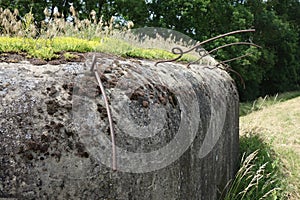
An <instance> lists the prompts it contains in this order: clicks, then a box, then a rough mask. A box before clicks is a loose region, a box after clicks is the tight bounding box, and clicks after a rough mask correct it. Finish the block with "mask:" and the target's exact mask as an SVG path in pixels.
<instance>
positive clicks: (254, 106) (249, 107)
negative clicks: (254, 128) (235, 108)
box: [239, 91, 300, 116]
mask: <svg viewBox="0 0 300 200" xmlns="http://www.w3.org/2000/svg"><path fill="white" fill-rule="evenodd" d="M299 96H300V91H294V92H286V93H282V94H279V95H275V96H265V97H264V98H262V97H260V98H258V99H257V100H255V101H253V102H243V103H240V109H239V112H240V116H244V115H247V114H250V113H251V112H254V111H257V110H261V109H263V108H265V107H268V106H271V105H274V104H276V103H280V102H284V101H287V100H289V99H292V98H295V97H299Z"/></svg>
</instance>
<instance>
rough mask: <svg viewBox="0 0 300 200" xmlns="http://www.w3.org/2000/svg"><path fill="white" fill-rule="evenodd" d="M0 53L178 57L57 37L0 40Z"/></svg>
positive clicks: (125, 45) (110, 40) (109, 41)
mask: <svg viewBox="0 0 300 200" xmlns="http://www.w3.org/2000/svg"><path fill="white" fill-rule="evenodd" d="M0 52H1V53H6V52H15V53H19V52H25V53H27V54H28V56H29V57H34V58H40V59H45V60H51V59H54V58H57V57H58V55H57V54H58V53H59V52H81V53H84V52H103V53H111V54H115V55H120V56H126V57H135V58H144V59H156V60H159V59H174V58H176V57H177V56H178V55H174V54H172V53H171V52H167V51H165V50H161V49H143V48H137V47H134V46H132V45H130V44H129V43H127V42H125V41H122V40H119V39H114V38H94V39H93V40H87V39H80V38H74V37H56V38H52V39H43V38H39V39H33V38H11V37H0ZM180 60H181V61H192V60H195V58H194V57H192V56H189V55H184V56H183V57H182V58H181V59H180Z"/></svg>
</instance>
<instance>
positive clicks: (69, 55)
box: [64, 52, 79, 61]
mask: <svg viewBox="0 0 300 200" xmlns="http://www.w3.org/2000/svg"><path fill="white" fill-rule="evenodd" d="M64 57H65V59H66V60H67V61H69V60H73V59H78V58H79V56H77V55H75V54H72V53H69V52H66V53H64Z"/></svg>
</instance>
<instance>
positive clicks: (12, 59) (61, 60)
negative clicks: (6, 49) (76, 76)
mask: <svg viewBox="0 0 300 200" xmlns="http://www.w3.org/2000/svg"><path fill="white" fill-rule="evenodd" d="M64 53H65V52H60V53H59V57H58V58H55V59H51V60H43V59H39V58H29V57H28V55H27V54H26V53H0V62H7V63H18V62H21V61H28V62H30V63H31V64H33V65H45V64H51V65H60V64H65V63H67V62H84V61H85V60H86V55H87V54H88V53H78V52H69V53H70V54H72V55H73V56H72V58H68V59H66V58H65V57H64Z"/></svg>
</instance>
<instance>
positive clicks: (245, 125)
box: [240, 93, 300, 200]
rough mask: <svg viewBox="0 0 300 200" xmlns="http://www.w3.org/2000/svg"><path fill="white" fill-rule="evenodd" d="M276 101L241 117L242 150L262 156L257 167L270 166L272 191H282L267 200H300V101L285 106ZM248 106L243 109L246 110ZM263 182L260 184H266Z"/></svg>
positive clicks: (284, 103) (268, 101)
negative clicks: (264, 163) (258, 153)
mask: <svg viewBox="0 0 300 200" xmlns="http://www.w3.org/2000/svg"><path fill="white" fill-rule="evenodd" d="M285 96H287V97H288V96H290V94H289V93H288V94H287V95H285ZM292 96H293V95H292ZM295 96H299V95H295ZM274 99H275V98H269V99H268V100H266V99H265V100H264V105H265V106H260V107H259V109H258V111H253V112H251V113H250V114H247V115H244V116H241V117H240V135H241V150H242V152H243V153H245V155H250V153H251V152H253V151H255V150H256V149H258V151H259V152H261V153H260V155H257V157H258V159H257V160H256V161H255V162H254V164H257V165H261V164H262V163H263V162H266V163H267V165H266V166H267V167H266V168H269V169H267V171H268V170H269V173H270V174H271V176H273V177H272V179H273V181H274V182H275V184H274V185H273V186H272V187H273V188H270V189H269V190H271V189H274V188H275V187H278V189H277V192H274V193H273V195H272V196H269V198H267V199H292V200H297V199H300V97H296V98H292V99H290V100H287V101H283V102H280V101H278V100H277V101H276V100H274ZM282 99H283V100H286V99H289V98H282ZM272 102H273V103H272ZM261 103H263V101H262V102H261ZM247 105H249V104H242V106H241V107H242V108H244V109H245V106H247ZM261 105H262V104H261ZM243 106H244V107H243ZM250 110H251V109H250ZM248 111H249V109H248ZM268 165H269V166H268ZM262 180H263V179H262ZM262 180H260V181H259V182H261V183H262V184H264V181H262ZM265 184H273V183H267V182H265ZM272 197H273V198H272ZM246 199H247V198H246Z"/></svg>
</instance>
